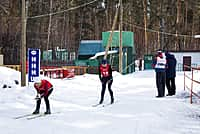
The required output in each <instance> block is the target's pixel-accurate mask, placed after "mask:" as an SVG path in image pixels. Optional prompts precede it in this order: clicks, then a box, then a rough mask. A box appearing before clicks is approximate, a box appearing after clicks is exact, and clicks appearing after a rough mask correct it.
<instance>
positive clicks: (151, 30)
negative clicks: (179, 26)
mask: <svg viewBox="0 0 200 134" xmlns="http://www.w3.org/2000/svg"><path fill="white" fill-rule="evenodd" d="M123 23H124V24H127V25H131V26H133V27H135V28H137V29H142V30H145V28H144V27H141V26H138V25H135V24H130V23H126V22H123ZM147 31H149V32H153V33H158V32H159V33H161V34H165V35H170V36H180V37H187V38H195V36H191V35H184V34H175V33H169V32H160V31H158V30H154V29H149V28H147Z"/></svg>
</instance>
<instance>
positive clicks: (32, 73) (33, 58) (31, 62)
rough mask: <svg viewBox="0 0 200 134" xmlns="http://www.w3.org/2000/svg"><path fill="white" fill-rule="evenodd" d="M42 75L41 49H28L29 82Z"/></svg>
mask: <svg viewBox="0 0 200 134" xmlns="http://www.w3.org/2000/svg"><path fill="white" fill-rule="evenodd" d="M39 76H40V49H30V48H29V49H28V82H34V78H35V77H39Z"/></svg>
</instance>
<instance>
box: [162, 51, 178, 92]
mask: <svg viewBox="0 0 200 134" xmlns="http://www.w3.org/2000/svg"><path fill="white" fill-rule="evenodd" d="M165 56H166V60H167V63H168V68H167V69H166V87H167V90H168V95H167V96H172V95H175V94H176V84H175V77H176V62H177V61H176V58H175V57H174V55H173V54H170V53H169V52H168V51H167V52H165Z"/></svg>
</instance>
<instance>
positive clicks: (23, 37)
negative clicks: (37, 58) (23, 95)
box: [21, 0, 28, 86]
mask: <svg viewBox="0 0 200 134" xmlns="http://www.w3.org/2000/svg"><path fill="white" fill-rule="evenodd" d="M27 6H28V5H26V2H25V0H22V18H21V19H22V20H21V21H22V25H21V26H22V29H21V30H22V31H21V86H26V17H27V16H26V15H27V14H26V13H27V11H26V9H27Z"/></svg>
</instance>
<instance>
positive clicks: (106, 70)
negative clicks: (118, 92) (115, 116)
mask: <svg viewBox="0 0 200 134" xmlns="http://www.w3.org/2000/svg"><path fill="white" fill-rule="evenodd" d="M99 79H100V81H101V83H102V90H101V99H100V102H99V104H102V103H103V100H104V94H105V90H106V84H108V91H109V93H110V97H111V104H112V103H114V97H113V91H112V89H111V86H112V83H113V76H112V68H111V65H109V64H108V63H107V61H106V60H102V64H101V65H100V66H99Z"/></svg>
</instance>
